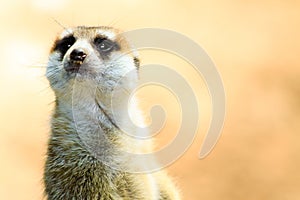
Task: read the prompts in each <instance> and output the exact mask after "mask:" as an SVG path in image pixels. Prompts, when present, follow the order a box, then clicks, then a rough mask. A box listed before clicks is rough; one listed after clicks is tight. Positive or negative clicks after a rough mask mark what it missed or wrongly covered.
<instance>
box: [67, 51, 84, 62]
mask: <svg viewBox="0 0 300 200" xmlns="http://www.w3.org/2000/svg"><path fill="white" fill-rule="evenodd" d="M85 57H86V53H84V51H83V50H82V49H74V50H73V51H72V52H71V54H70V59H71V61H80V62H83V61H84V59H85Z"/></svg>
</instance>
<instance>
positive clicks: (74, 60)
mask: <svg viewBox="0 0 300 200" xmlns="http://www.w3.org/2000/svg"><path fill="white" fill-rule="evenodd" d="M86 56H87V54H86V53H85V52H84V51H83V50H82V49H74V50H73V51H72V52H71V54H70V61H69V62H68V64H67V65H65V67H64V68H65V70H66V71H67V72H78V70H79V68H80V66H81V65H82V63H83V61H84V59H85V58H86Z"/></svg>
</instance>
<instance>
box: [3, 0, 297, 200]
mask: <svg viewBox="0 0 300 200" xmlns="http://www.w3.org/2000/svg"><path fill="white" fill-rule="evenodd" d="M0 4H1V5H0V19H1V20H0V26H1V32H0V44H1V45H0V58H1V59H0V91H1V99H0V109H1V113H0V159H1V164H0V199H23V200H38V199H42V198H43V185H42V173H43V164H44V162H45V153H46V144H47V139H48V136H49V119H50V116H51V111H52V109H53V106H54V104H53V100H54V96H53V93H52V91H51V89H50V88H49V86H48V82H47V80H46V79H45V78H44V73H45V67H46V63H47V56H48V52H49V49H50V48H51V45H52V43H53V40H54V39H55V37H56V34H57V33H59V32H60V31H61V30H62V27H61V25H62V26H76V25H92V26H98V25H111V26H116V27H118V28H120V29H122V30H132V29H136V28H145V27H155V28H165V29H170V30H174V31H176V32H179V33H182V34H184V35H186V36H188V37H189V38H191V39H193V40H194V41H196V42H197V43H198V44H199V45H200V46H202V47H203V48H204V49H205V50H206V52H207V53H208V55H209V56H210V57H211V58H212V59H213V60H214V62H215V64H216V66H217V67H218V70H219V72H220V74H221V76H222V78H223V81H224V87H225V91H226V96H227V102H226V104H227V106H226V110H227V111H226V112H227V113H226V120H225V124H224V129H223V132H222V136H221V138H220V140H219V141H218V144H217V145H216V147H215V148H214V150H213V151H212V152H211V154H210V155H209V156H208V157H206V158H205V159H203V160H199V159H198V154H199V151H200V147H201V144H202V142H203V138H204V136H205V134H206V131H207V128H208V125H209V120H210V118H211V112H210V111H211V103H210V99H209V94H208V92H207V89H206V87H205V84H204V81H203V80H202V78H201V76H196V75H195V73H194V71H193V70H192V67H191V66H190V65H188V64H187V63H185V62H183V61H182V60H181V59H180V58H178V57H176V56H174V55H170V54H168V53H166V52H157V51H142V52H140V55H141V60H142V64H147V63H153V62H154V63H160V64H165V65H168V66H170V67H174V69H176V70H178V72H179V73H181V74H182V76H183V77H186V79H187V80H188V81H189V83H190V84H191V85H192V87H193V89H194V91H195V94H196V96H197V99H198V101H199V109H200V111H201V113H200V124H199V129H198V134H197V137H196V138H195V140H194V142H193V144H192V145H191V147H190V148H189V149H188V151H187V152H185V154H184V155H183V156H182V157H181V158H180V159H179V160H177V161H176V162H175V163H173V164H172V165H171V166H169V167H167V170H168V171H169V173H170V174H171V175H172V176H173V177H174V179H175V180H176V182H177V184H178V186H179V187H180V188H181V191H182V195H183V199H188V200H198V199H209V200H215V199H216V200H219V199H222V200H233V199H244V200H253V199H255V200H266V199H270V200H297V199H300V190H299V188H300V172H299V169H300V104H299V103H300V79H299V76H300V61H299V53H300V40H299V35H300V2H299V1H257V0H255V1H237V0H228V1H216V0H212V1H209V2H208V1H196V0H186V1H178V0H172V1H171V0H164V1H159V0H152V1H145V0H144V1H138V0H126V1H117V0H111V1H96V0H86V1H77V0H75V1H71V0H52V1H50V0H48V1H47V0H31V1H30V0H27V1H26V0H24V1H17V0H12V1H2V2H1V3H0ZM56 21H57V22H56ZM58 22H59V23H60V24H61V25H60V24H59V23H58ZM148 91H151V92H147V88H146V89H144V90H141V91H140V95H144V96H145V97H144V99H146V100H145V101H143V103H144V106H145V108H146V109H147V108H149V107H151V104H152V105H153V103H161V104H162V105H165V106H164V108H165V110H166V113H167V120H166V126H165V128H164V130H163V131H162V132H161V133H160V134H159V135H158V136H157V141H158V146H162V147H163V145H165V144H167V143H168V142H169V141H170V139H172V138H173V137H174V136H175V135H176V131H177V130H178V127H179V125H180V123H179V122H180V108H179V105H178V102H176V99H175V98H174V96H172V95H171V94H169V93H168V92H166V91H164V90H163V88H148Z"/></svg>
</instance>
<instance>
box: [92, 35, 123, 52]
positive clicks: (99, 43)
mask: <svg viewBox="0 0 300 200" xmlns="http://www.w3.org/2000/svg"><path fill="white" fill-rule="evenodd" d="M94 44H95V46H96V47H97V50H98V51H99V52H100V54H101V55H108V54H109V53H110V52H112V51H114V50H119V49H120V46H119V45H118V44H117V43H116V42H114V41H112V40H109V39H107V38H103V37H96V38H95V39H94Z"/></svg>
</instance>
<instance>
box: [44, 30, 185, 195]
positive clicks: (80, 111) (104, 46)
mask: <svg viewBox="0 0 300 200" xmlns="http://www.w3.org/2000/svg"><path fill="white" fill-rule="evenodd" d="M138 69H139V59H138V58H137V57H136V55H135V53H133V51H132V50H131V48H130V46H129V44H128V43H127V42H126V40H125V38H124V37H122V34H121V33H120V32H119V31H118V30H116V29H114V28H111V27H74V28H69V29H66V30H64V31H63V32H62V33H61V34H60V35H59V36H58V38H57V40H56V41H55V43H54V46H53V48H52V50H51V53H50V57H49V63H48V67H47V78H48V80H49V82H50V85H51V88H52V89H53V91H54V93H55V97H56V101H55V109H54V113H53V117H52V121H51V136H50V140H49V146H48V152H47V161H46V165H45V172H44V182H45V193H46V196H47V198H48V200H69V199H70V200H71V199H72V200H77V199H79V200H81V199H82V200H100V199H101V200H102V199H103V200H105V199H130V200H131V199H132V200H162V199H179V195H178V192H177V191H176V188H175V187H174V184H173V183H172V181H171V180H170V179H169V178H168V176H167V175H166V173H164V172H162V171H160V172H155V173H131V172H129V171H130V170H126V169H128V168H130V165H129V163H131V164H132V165H141V166H132V167H133V168H136V169H141V168H143V165H147V164H149V163H150V162H152V161H149V163H146V162H144V163H140V164H139V163H138V162H137V163H135V162H134V161H132V160H130V156H128V155H127V154H126V153H124V154H123V153H122V152H127V151H130V152H134V153H138V154H143V153H144V152H145V151H149V149H151V144H146V143H144V142H143V140H138V141H137V140H135V139H133V138H132V137H130V136H128V135H126V134H124V131H122V129H120V127H119V125H120V124H122V123H123V124H125V125H126V120H124V121H122V115H123V114H124V118H126V119H127V117H125V114H126V113H127V110H128V109H127V104H126V105H125V103H124V101H123V100H122V99H123V98H122V92H120V93H118V92H116V95H117V96H116V97H117V98H115V99H117V101H116V106H114V108H115V109H114V110H112V109H111V108H112V106H111V99H112V91H113V90H114V88H115V86H116V85H120V87H119V88H121V90H122V89H123V90H124V91H126V93H128V92H129V93H130V92H131V90H132V89H133V88H134V87H135V85H136V84H137V80H138ZM126 73H127V74H130V76H127V78H125V79H124V78H123V79H122V77H123V76H124V75H125V74H126ZM118 95H120V96H118ZM123 104H124V105H123ZM130 109H131V110H132V111H133V113H134V114H133V115H134V118H135V119H137V122H138V123H143V120H142V115H141V114H140V112H139V110H138V106H137V101H135V100H133V104H131V106H130ZM114 114H115V115H116V116H118V118H119V120H116V119H115V118H114ZM130 130H131V131H132V132H131V133H130V135H133V136H134V135H135V134H137V133H135V129H134V128H132V127H131V129H130ZM126 155H127V156H126ZM153 162H154V160H153ZM127 164H128V165H127ZM122 169H124V170H122Z"/></svg>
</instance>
